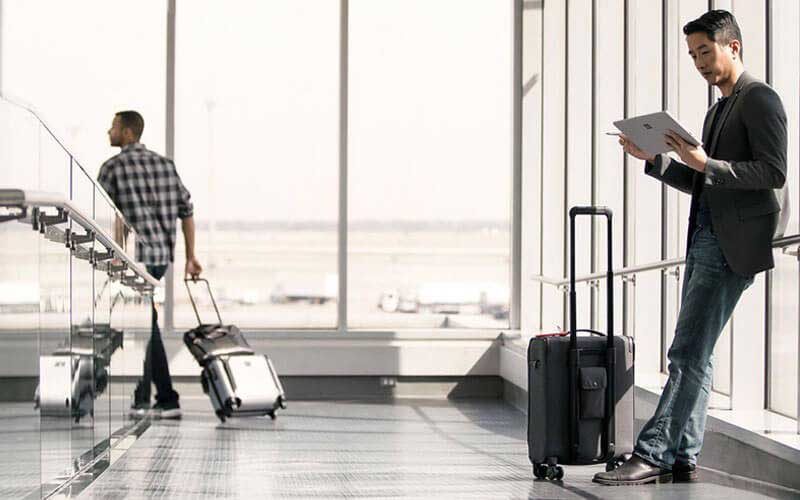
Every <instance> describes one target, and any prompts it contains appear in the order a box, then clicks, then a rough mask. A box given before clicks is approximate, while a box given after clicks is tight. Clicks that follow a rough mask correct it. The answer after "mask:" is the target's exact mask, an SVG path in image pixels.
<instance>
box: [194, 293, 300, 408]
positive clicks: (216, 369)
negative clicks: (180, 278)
mask: <svg viewBox="0 0 800 500" xmlns="http://www.w3.org/2000/svg"><path fill="white" fill-rule="evenodd" d="M184 281H185V283H186V289H187V291H188V292H189V298H190V299H191V302H192V307H193V308H194V312H195V315H197V321H198V323H200V325H199V326H198V327H196V328H193V329H191V330H189V331H188V332H186V333H185V334H184V335H183V343H184V344H186V347H187V348H189V351H190V352H191V353H192V356H194V359H196V360H197V362H198V363H199V364H200V366H201V367H202V368H203V370H202V372H201V374H200V382H201V384H202V386H203V392H205V393H206V394H208V397H209V398H210V399H211V404H212V406H213V407H214V413H215V414H216V415H217V418H219V419H220V420H221V421H222V422H225V420H226V419H227V418H230V417H244V416H260V415H269V417H270V418H272V419H275V412H276V411H278V409H279V408H286V395H285V393H284V391H283V386H282V385H281V381H280V379H279V378H278V374H277V372H276V371H275V367H274V366H273V365H272V361H270V359H269V358H268V357H267V356H264V355H259V354H256V353H255V352H253V349H252V348H251V347H250V345H249V344H248V343H247V341H246V340H245V338H244V336H243V335H242V332H241V331H239V328H237V327H236V326H235V325H223V324H222V318H221V317H220V314H219V309H218V308H217V304H216V302H214V296H213V295H212V294H211V287H210V286H209V287H208V293H209V297H210V298H211V303H212V304H213V305H214V310H215V311H216V312H217V319H218V320H219V321H218V322H217V323H214V324H203V323H202V321H201V320H200V314H199V313H198V312H197V305H196V304H195V301H194V297H193V296H192V291H191V289H190V288H189V283H190V282H191V283H194V282H204V283H205V284H206V285H207V286H208V281H206V280H188V279H187V280H184Z"/></svg>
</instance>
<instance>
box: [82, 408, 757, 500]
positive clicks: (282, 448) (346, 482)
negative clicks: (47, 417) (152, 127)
mask: <svg viewBox="0 0 800 500" xmlns="http://www.w3.org/2000/svg"><path fill="white" fill-rule="evenodd" d="M183 406H184V410H185V414H184V419H183V420H182V421H180V422H156V423H155V424H154V425H153V426H152V427H151V428H150V429H149V430H148V431H147V432H145V433H144V435H142V437H141V438H140V439H139V440H138V441H137V442H136V444H134V446H133V447H132V448H131V449H130V450H128V452H127V453H126V454H125V455H124V456H123V457H122V458H121V459H120V460H119V461H117V462H116V463H115V464H114V465H112V466H111V468H109V470H108V471H106V473H104V474H103V475H102V476H101V477H100V478H99V479H98V480H97V481H96V482H95V483H94V484H93V485H92V486H90V487H89V489H87V490H86V491H84V493H83V494H82V495H80V498H86V499H90V498H97V499H123V498H125V499H140V498H164V499H166V498H169V499H179V498H347V497H355V498H459V499H461V498H480V499H488V498H553V499H556V498H558V499H566V498H589V499H593V498H620V497H621V496H623V495H624V496H625V497H626V498H627V499H634V498H648V499H649V498H689V497H691V498H698V499H706V498H708V499H711V498H736V499H737V500H738V499H745V498H766V497H764V496H762V495H759V494H757V493H752V492H748V491H746V490H744V489H741V488H735V487H733V486H730V485H724V484H721V483H722V481H720V480H719V479H714V478H712V477H709V475H707V476H706V477H707V479H706V481H704V482H703V483H700V484H692V485H687V484H667V485H659V486H641V487H628V488H609V487H603V486H599V485H595V484H593V483H592V482H591V477H592V475H593V474H594V473H595V472H597V471H598V470H599V469H598V468H597V467H568V468H566V469H567V470H566V475H567V477H566V479H565V481H564V482H563V483H550V482H545V481H534V480H533V478H532V474H531V467H530V464H529V462H528V457H527V445H526V442H525V425H526V424H525V417H524V415H523V414H522V413H520V412H519V411H517V410H516V409H514V408H512V407H510V406H508V405H506V404H504V403H502V402H501V401H497V400H493V401H474V400H472V401H464V402H453V401H442V400H400V401H395V402H393V403H390V402H381V403H377V402H376V403H368V402H347V401H339V402H293V403H291V405H290V407H289V409H288V410H286V411H283V412H281V413H280V416H279V417H278V419H277V420H276V421H275V422H273V421H270V420H269V419H267V418H248V419H238V420H232V421H231V420H229V421H228V423H226V424H219V422H217V420H216V419H215V418H214V415H213V413H212V412H211V410H210V404H209V403H208V401H207V400H206V399H204V398H189V399H184V400H183Z"/></svg>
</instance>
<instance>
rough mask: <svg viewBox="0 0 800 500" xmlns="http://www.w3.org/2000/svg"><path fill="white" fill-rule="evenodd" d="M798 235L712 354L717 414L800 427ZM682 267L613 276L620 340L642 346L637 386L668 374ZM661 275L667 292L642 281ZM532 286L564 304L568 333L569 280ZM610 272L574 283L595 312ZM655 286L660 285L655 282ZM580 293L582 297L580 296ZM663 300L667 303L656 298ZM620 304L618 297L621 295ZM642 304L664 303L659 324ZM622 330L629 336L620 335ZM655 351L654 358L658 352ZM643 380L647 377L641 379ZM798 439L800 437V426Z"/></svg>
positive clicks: (778, 254) (636, 269) (782, 245)
mask: <svg viewBox="0 0 800 500" xmlns="http://www.w3.org/2000/svg"><path fill="white" fill-rule="evenodd" d="M799 245H800V235H791V236H785V237H781V238H778V239H775V240H774V241H773V249H774V252H775V268H774V269H773V270H772V271H770V272H768V273H761V274H759V275H758V276H757V277H756V281H755V283H754V284H753V285H752V286H751V290H748V291H746V292H745V294H744V295H743V297H742V299H741V300H740V302H739V305H738V306H737V309H736V310H735V311H734V314H733V316H732V318H731V320H730V321H729V322H728V324H727V325H726V326H725V328H724V330H723V333H722V335H721V337H720V339H719V341H718V343H717V346H716V348H715V351H714V376H713V380H712V390H713V392H714V394H715V395H714V397H712V400H711V401H712V403H711V404H712V406H713V407H715V408H717V409H724V410H739V409H742V410H757V409H763V410H769V411H771V412H774V413H778V414H781V415H783V416H785V417H789V418H792V419H795V420H797V419H798V413H800V412H799V411H798V404H799V403H798V401H800V384H798V378H799V376H800V375H799V374H798V362H797V359H798V349H799V348H800V347H799V346H800V317H799V316H798V311H800V257H798V253H799V252H798V249H799V248H800V246H799ZM684 265H685V259H683V258H677V259H670V260H663V261H658V262H653V263H649V264H641V265H636V266H630V267H626V268H623V269H618V270H615V271H614V273H613V275H614V280H615V283H614V286H615V287H617V288H619V289H620V290H622V291H624V294H625V296H626V300H619V301H617V302H616V307H615V309H616V312H615V314H617V315H620V316H621V317H622V318H624V321H623V322H622V323H617V324H618V325H619V324H622V325H625V326H624V327H623V328H618V331H617V332H616V333H618V334H619V333H625V334H626V335H630V336H633V337H634V338H636V342H637V356H636V370H637V379H638V380H641V379H649V375H653V374H656V375H657V374H666V371H667V350H668V349H669V345H670V344H671V342H672V338H673V335H674V326H675V323H676V321H677V315H678V311H679V308H680V289H681V283H682V281H681V278H682V275H683V270H684ZM654 273H656V276H657V275H658V274H657V273H661V275H662V276H663V280H662V282H663V286H662V287H661V288H660V289H658V288H655V287H653V286H649V287H644V288H643V287H640V286H638V283H639V282H640V281H641V282H643V283H648V284H652V282H653V280H652V279H650V280H647V279H645V278H646V277H647V276H650V275H652V274H654ZM530 279H531V280H532V281H535V282H539V283H542V285H543V286H544V287H545V289H544V290H543V293H556V294H559V295H561V296H562V298H563V300H562V303H563V304H564V307H563V310H562V311H563V323H562V324H561V325H559V326H560V327H561V328H566V327H567V325H568V318H569V310H568V300H567V299H568V294H569V279H567V278H552V277H547V276H541V275H536V276H532V277H531V278H530ZM606 279H607V278H606V274H605V272H598V273H594V274H590V275H586V276H579V277H577V278H576V288H579V290H578V292H579V295H583V296H584V297H587V299H586V300H588V301H589V303H590V305H591V306H592V308H593V310H595V311H603V310H605V304H603V303H601V301H602V300H603V298H604V294H602V293H590V290H597V289H598V288H599V287H601V286H605V280H606ZM656 282H657V281H656ZM580 289H584V290H585V293H582V292H581V290H580ZM659 293H660V294H662V300H659V298H658V295H659ZM617 296H618V297H619V296H620V295H617ZM639 300H642V301H647V302H650V303H652V302H653V301H656V302H660V304H661V310H660V317H653V316H652V315H646V314H641V312H640V311H639V308H638V307H637V302H638V301H639ZM603 322H604V318H602V317H601V316H599V315H596V317H592V319H591V323H592V324H590V325H579V327H580V328H593V329H601V330H602V329H603V326H604V325H603ZM623 329H624V332H623V331H621V330H623ZM653 351H655V352H653ZM640 374H641V375H642V376H641V377H640ZM797 432H798V433H800V420H798V426H797Z"/></svg>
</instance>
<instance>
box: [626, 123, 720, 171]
mask: <svg viewBox="0 0 800 500" xmlns="http://www.w3.org/2000/svg"><path fill="white" fill-rule="evenodd" d="M614 125H615V126H616V127H617V128H618V129H620V130H621V131H622V133H620V134H613V135H619V143H620V145H622V148H623V150H624V151H625V152H626V153H628V154H629V155H631V156H633V157H635V158H638V159H640V160H644V161H649V162H653V161H655V158H656V155H659V154H662V153H666V152H669V151H673V152H675V153H676V154H677V155H678V156H679V157H680V159H681V161H683V162H684V163H685V164H686V165H687V166H689V167H690V168H692V169H694V170H697V171H698V172H704V171H705V168H706V162H707V161H708V155H706V152H705V151H704V150H703V148H702V147H701V146H700V142H699V141H697V140H696V139H695V138H694V137H692V135H691V134H690V133H689V132H687V131H686V130H685V129H684V128H683V127H682V126H681V125H680V124H679V123H678V122H677V121H675V120H674V119H673V118H672V117H671V116H670V115H669V113H667V112H666V111H661V112H658V113H652V114H649V115H642V116H637V117H634V118H629V119H626V120H619V121H616V122H614Z"/></svg>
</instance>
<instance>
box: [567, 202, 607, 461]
mask: <svg viewBox="0 0 800 500" xmlns="http://www.w3.org/2000/svg"><path fill="white" fill-rule="evenodd" d="M578 215H589V216H593V217H594V216H604V217H605V218H606V221H607V224H606V227H607V230H608V233H607V234H608V236H607V238H606V239H607V241H608V249H607V252H606V253H607V254H608V270H607V273H606V290H607V293H608V298H607V300H606V302H607V304H606V305H607V314H608V319H607V320H606V326H607V329H608V333H607V334H606V339H607V343H606V346H607V348H606V371H607V374H608V377H609V379H610V381H609V382H608V383H607V384H606V394H605V396H606V408H607V410H606V415H605V418H604V419H603V424H604V425H603V427H604V429H603V436H602V444H603V449H604V450H605V454H606V456H605V459H606V460H609V459H610V458H611V457H613V456H614V453H615V449H614V448H615V444H614V427H615V418H614V417H615V410H616V394H615V392H616V391H615V383H616V380H615V375H616V359H615V356H616V351H615V350H614V270H613V266H614V259H613V257H612V250H613V245H612V242H613V236H614V233H613V230H612V220H613V212H612V211H611V209H610V208H608V207H591V206H586V207H572V208H571V209H570V210H569V235H570V241H569V250H570V254H569V333H570V335H569V364H570V387H569V392H570V419H569V420H570V443H571V444H572V454H573V456H574V457H577V456H578V453H579V451H580V432H579V426H578V420H579V418H580V417H579V415H578V411H579V410H578V404H577V399H578V394H577V392H578V391H577V387H578V379H579V378H580V377H579V375H578V371H579V370H580V351H579V350H578V333H577V332H578V330H577V323H578V316H577V311H576V307H577V302H578V300H577V294H576V291H575V260H576V259H575V218H576V217H577V216H578Z"/></svg>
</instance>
